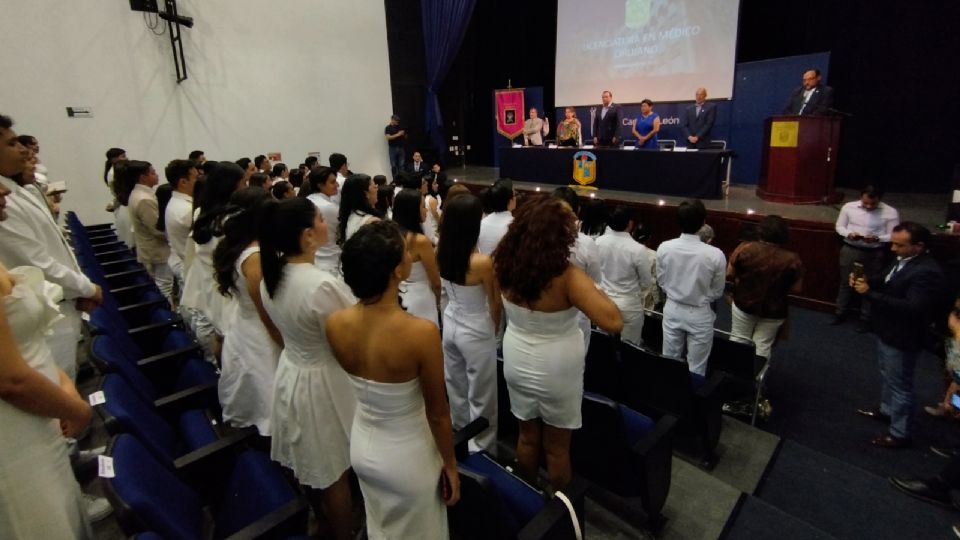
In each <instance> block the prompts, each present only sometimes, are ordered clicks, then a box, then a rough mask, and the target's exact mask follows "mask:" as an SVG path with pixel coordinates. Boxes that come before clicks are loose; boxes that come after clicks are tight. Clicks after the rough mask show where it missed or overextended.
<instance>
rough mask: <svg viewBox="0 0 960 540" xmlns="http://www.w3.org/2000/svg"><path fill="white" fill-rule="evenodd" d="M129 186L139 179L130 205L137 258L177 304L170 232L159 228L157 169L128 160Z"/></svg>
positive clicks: (159, 286) (160, 288)
mask: <svg viewBox="0 0 960 540" xmlns="http://www.w3.org/2000/svg"><path fill="white" fill-rule="evenodd" d="M125 174H126V175H127V180H126V181H127V182H128V185H129V183H130V182H132V181H133V180H136V184H134V186H133V189H132V190H131V191H130V199H129V200H128V201H127V207H128V208H129V209H130V220H131V221H132V222H133V235H134V239H135V240H134V241H135V242H136V244H137V261H138V262H140V264H142V265H143V267H144V268H146V270H147V273H149V274H150V277H152V278H153V281H154V282H156V284H157V288H158V289H159V290H160V293H161V294H163V296H165V297H166V298H167V299H168V300H170V301H171V303H173V272H172V271H171V270H170V266H169V265H167V259H169V258H170V246H169V244H167V235H165V234H164V233H163V231H161V230H160V229H158V228H157V220H158V219H159V217H160V205H159V203H158V202H157V195H156V193H154V191H153V190H154V188H155V187H157V184H158V183H159V182H160V178H159V177H158V176H157V171H156V170H155V169H154V168H153V165H150V164H149V163H147V162H146V161H137V160H133V161H128V162H127V168H126V171H125Z"/></svg>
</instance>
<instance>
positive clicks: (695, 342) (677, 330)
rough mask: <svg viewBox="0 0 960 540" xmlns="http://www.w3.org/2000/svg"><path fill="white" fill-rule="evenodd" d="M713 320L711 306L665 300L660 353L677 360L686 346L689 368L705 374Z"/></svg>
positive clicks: (715, 316)
mask: <svg viewBox="0 0 960 540" xmlns="http://www.w3.org/2000/svg"><path fill="white" fill-rule="evenodd" d="M716 319H717V314H716V313H714V312H713V310H712V309H710V306H700V307H696V306H689V305H686V304H680V303H677V302H674V301H673V300H670V299H667V303H666V305H664V306H663V355H664V356H667V357H670V358H676V359H677V360H680V359H682V358H683V348H684V345H686V348H687V365H688V367H689V369H690V371H691V372H692V373H696V374H698V375H706V374H707V358H709V357H710V350H711V349H713V323H714V321H715V320H716Z"/></svg>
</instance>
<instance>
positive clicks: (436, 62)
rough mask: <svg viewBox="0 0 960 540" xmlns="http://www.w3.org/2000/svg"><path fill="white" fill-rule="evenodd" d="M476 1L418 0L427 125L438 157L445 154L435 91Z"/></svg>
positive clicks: (447, 68)
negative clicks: (424, 54) (424, 71)
mask: <svg viewBox="0 0 960 540" xmlns="http://www.w3.org/2000/svg"><path fill="white" fill-rule="evenodd" d="M475 4H476V0H421V2H420V6H421V12H422V16H423V17H422V18H423V46H424V49H425V51H426V56H427V104H426V127H427V137H428V138H429V140H430V144H432V145H433V147H434V148H435V149H436V151H437V157H438V158H443V156H445V155H446V148H447V143H446V140H445V139H444V137H443V118H442V117H441V116H440V102H439V101H438V100H437V92H438V91H439V90H440V84H441V83H443V79H444V78H446V76H447V72H448V71H450V66H451V65H452V64H453V59H454V58H456V56H457V51H459V50H460V44H461V43H463V36H464V34H466V33H467V25H468V24H469V23H470V16H471V15H472V14H473V6H474V5H475Z"/></svg>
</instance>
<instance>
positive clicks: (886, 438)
mask: <svg viewBox="0 0 960 540" xmlns="http://www.w3.org/2000/svg"><path fill="white" fill-rule="evenodd" d="M870 444H872V445H874V446H877V447H880V448H910V446H911V445H913V441H911V440H910V439H909V438H907V437H894V436H893V435H890V434H889V433H887V434H885V435H881V436H879V437H874V438H873V439H872V440H871V441H870Z"/></svg>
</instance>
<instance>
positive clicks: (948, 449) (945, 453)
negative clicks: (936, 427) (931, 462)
mask: <svg viewBox="0 0 960 540" xmlns="http://www.w3.org/2000/svg"><path fill="white" fill-rule="evenodd" d="M930 451H931V452H933V453H934V454H936V455H938V456H940V457H942V458H947V459H951V458H955V457H960V446H932V445H931V446H930Z"/></svg>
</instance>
